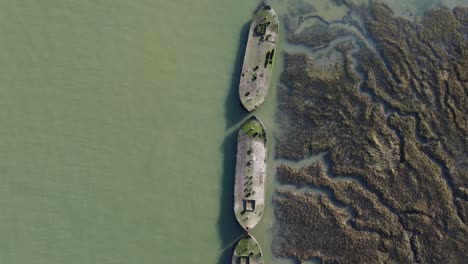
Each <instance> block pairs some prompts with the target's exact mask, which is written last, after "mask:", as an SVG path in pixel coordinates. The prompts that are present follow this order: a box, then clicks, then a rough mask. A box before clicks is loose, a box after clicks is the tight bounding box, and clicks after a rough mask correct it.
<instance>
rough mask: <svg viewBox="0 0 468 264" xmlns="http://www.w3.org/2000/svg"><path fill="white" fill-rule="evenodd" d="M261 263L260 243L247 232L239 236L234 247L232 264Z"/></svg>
mask: <svg viewBox="0 0 468 264" xmlns="http://www.w3.org/2000/svg"><path fill="white" fill-rule="evenodd" d="M239 263H242V264H263V254H262V249H261V248H260V245H259V244H258V242H257V240H255V238H254V237H252V236H251V235H249V234H247V235H246V236H245V237H243V238H241V239H240V240H239V242H238V243H237V246H236V247H235V248H234V254H233V255H232V264H239Z"/></svg>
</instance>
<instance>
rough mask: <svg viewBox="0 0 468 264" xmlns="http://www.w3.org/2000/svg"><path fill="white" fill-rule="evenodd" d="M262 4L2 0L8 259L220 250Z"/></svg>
mask: <svg viewBox="0 0 468 264" xmlns="http://www.w3.org/2000/svg"><path fill="white" fill-rule="evenodd" d="M256 5H257V3H256V2H255V1H247V0H244V1H240V2H239V1H236V2H232V1H231V2H223V3H221V2H219V1H213V0H201V1H196V2H194V1H185V0H183V1H177V2H172V1H149V0H148V1H147V0H138V1H131V2H129V1H123V0H117V1H105V2H102V1H99V2H96V1H40V2H38V1H2V2H1V3H0V10H1V11H0V12H1V15H0V20H1V26H0V31H1V32H2V36H3V37H2V39H1V40H0V49H1V50H2V52H1V53H0V61H1V62H2V65H4V67H3V68H2V71H1V72H0V147H1V149H2V152H1V154H0V156H1V157H0V170H1V176H0V179H1V184H0V208H1V211H2V213H0V236H1V237H2V239H1V241H0V262H1V263H47V264H50V263H80V264H81V263H225V262H222V261H223V259H222V258H221V255H222V254H223V251H222V249H223V248H224V247H226V246H228V245H229V244H230V243H231V242H233V241H234V239H235V238H236V237H238V235H239V231H240V230H239V229H238V227H237V226H235V224H236V222H235V221H236V220H235V218H230V217H229V213H231V212H232V203H229V201H228V199H224V200H223V198H226V197H231V196H232V189H233V186H232V185H229V184H227V183H229V179H227V180H225V179H224V177H228V176H229V172H230V171H231V170H233V169H234V164H233V163H232V160H230V159H229V157H232V156H231V155H235V153H232V154H231V153H228V151H231V150H232V149H230V148H231V145H232V142H233V141H232V140H233V138H232V137H230V136H229V135H230V133H232V132H233V131H234V130H235V125H236V124H237V123H238V122H239V121H240V120H241V119H242V118H243V117H244V116H246V113H245V112H243V110H242V109H241V108H239V107H236V104H237V105H238V104H239V101H238V98H237V96H236V97H234V96H232V95H233V93H232V92H231V90H232V89H233V87H234V86H237V82H238V79H237V77H234V76H235V74H236V72H235V71H236V70H237V69H236V67H237V66H236V64H239V63H240V62H239V60H238V57H239V51H238V49H239V46H240V42H241V30H242V27H243V25H244V24H245V23H246V22H248V21H249V19H251V17H252V11H253V10H254V9H255V7H256ZM242 55H243V54H242ZM227 251H229V253H228V254H227V255H229V256H231V254H232V252H231V251H230V249H228V250H227ZM227 251H226V252H227Z"/></svg>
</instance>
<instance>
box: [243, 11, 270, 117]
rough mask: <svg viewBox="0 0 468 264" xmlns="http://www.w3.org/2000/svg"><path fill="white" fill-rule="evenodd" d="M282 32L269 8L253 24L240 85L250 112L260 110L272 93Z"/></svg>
mask: <svg viewBox="0 0 468 264" xmlns="http://www.w3.org/2000/svg"><path fill="white" fill-rule="evenodd" d="M278 33H279V22H278V17H277V15H276V13H275V11H273V9H272V8H271V7H270V6H268V5H267V6H265V7H263V8H262V9H260V10H259V11H258V12H257V14H256V15H255V17H254V19H253V21H252V24H251V25H250V30H249V37H248V39H247V45H246V48H245V55H244V64H243V66H242V73H241V78H240V83H239V96H240V100H241V102H242V105H243V106H244V107H245V109H247V111H249V112H251V111H253V110H255V109H256V108H257V107H259V106H260V105H261V104H262V103H263V102H264V101H265V98H266V96H267V94H268V90H269V86H270V80H271V76H272V73H273V61H274V58H275V49H276V42H277V39H278Z"/></svg>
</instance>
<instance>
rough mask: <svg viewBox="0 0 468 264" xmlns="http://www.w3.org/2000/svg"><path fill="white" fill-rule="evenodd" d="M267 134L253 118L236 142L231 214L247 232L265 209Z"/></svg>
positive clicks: (244, 125)
mask: <svg viewBox="0 0 468 264" xmlns="http://www.w3.org/2000/svg"><path fill="white" fill-rule="evenodd" d="M266 139H267V138H266V131H265V128H264V126H263V124H262V122H261V121H260V120H259V119H258V118H257V117H255V116H252V117H250V118H249V119H248V120H247V121H245V122H244V124H242V126H241V127H240V130H239V135H238V139H237V161H236V162H237V164H236V176H235V185H234V212H235V215H236V218H237V221H238V222H239V224H240V225H241V226H242V227H243V228H244V229H245V230H246V231H247V232H248V231H249V230H250V229H252V228H253V227H255V225H257V224H258V222H259V221H260V219H261V217H262V214H263V209H264V206H265V178H266V158H267V157H266V155H267V148H266Z"/></svg>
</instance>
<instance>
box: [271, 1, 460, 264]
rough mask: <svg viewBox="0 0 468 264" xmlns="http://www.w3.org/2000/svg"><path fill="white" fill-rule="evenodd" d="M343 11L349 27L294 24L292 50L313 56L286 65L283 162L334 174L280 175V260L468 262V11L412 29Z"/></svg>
mask: <svg viewBox="0 0 468 264" xmlns="http://www.w3.org/2000/svg"><path fill="white" fill-rule="evenodd" d="M339 2H340V3H341V5H344V6H345V7H346V8H347V10H348V12H347V15H346V16H345V17H344V18H343V19H340V20H335V21H328V20H326V19H323V18H320V17H319V16H315V15H309V16H298V15H297V14H295V16H294V19H293V18H290V19H287V18H286V19H284V20H285V22H284V24H285V27H286V29H287V32H285V34H288V36H287V40H288V43H289V44H288V45H290V46H291V47H294V46H295V45H296V46H298V47H301V49H304V47H305V49H306V50H308V51H310V54H308V53H303V52H289V53H288V52H285V53H284V54H283V56H284V57H285V68H284V70H283V72H282V73H281V84H280V88H279V94H278V100H279V106H278V112H277V118H276V121H277V123H278V126H279V127H280V133H279V137H278V139H277V142H276V149H275V156H276V158H277V159H287V160H295V161H298V160H302V159H304V158H307V157H308V156H310V155H314V154H317V153H326V156H325V159H326V160H327V163H328V166H329V171H328V173H325V169H324V165H323V164H322V163H321V162H319V161H316V162H313V163H312V164H310V165H308V166H305V167H304V168H292V167H289V166H287V165H281V166H279V167H278V168H277V172H276V177H277V180H278V181H279V187H278V189H277V191H276V193H275V194H274V198H273V202H274V206H275V209H274V210H275V218H276V223H277V228H276V229H275V230H276V231H275V237H274V241H273V253H274V254H275V255H276V256H278V257H290V258H294V259H296V260H297V261H299V262H302V261H306V260H309V259H320V260H322V261H323V262H324V263H467V262H468V253H467V252H466V245H467V244H468V227H467V225H466V222H467V220H468V188H467V185H468V169H467V165H468V164H467V156H466V155H467V154H466V153H467V152H466V150H467V141H466V138H467V134H468V122H467V119H466V116H467V112H468V108H467V105H468V100H467V85H468V41H467V36H468V8H467V7H463V6H458V7H455V8H452V9H449V8H443V7H441V8H436V9H431V10H429V11H427V12H426V14H425V15H424V16H422V17H420V18H417V19H408V18H405V17H401V16H398V15H395V14H394V13H393V11H392V9H391V8H390V7H388V6H387V5H385V4H383V3H379V2H370V3H369V5H354V4H351V3H350V2H348V1H339ZM304 23H309V24H307V25H306V26H304ZM299 27H301V28H300V29H299ZM317 54H318V55H317ZM279 55H281V54H279ZM314 56H315V57H314ZM340 177H348V178H349V179H350V180H338V178H340ZM281 185H288V186H291V185H293V186H295V187H297V188H307V187H311V188H315V189H317V188H319V189H320V188H323V189H325V190H327V193H328V194H329V195H324V194H323V193H317V192H307V191H306V192H296V191H295V190H294V189H284V188H280V187H281ZM330 195H332V196H333V197H332V198H333V199H330V197H329V196H330ZM337 203H339V204H340V205H341V206H337ZM343 206H347V207H350V208H351V209H352V210H351V211H352V212H353V213H352V215H350V214H349V212H348V211H345V210H343V208H341V207H343Z"/></svg>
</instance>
